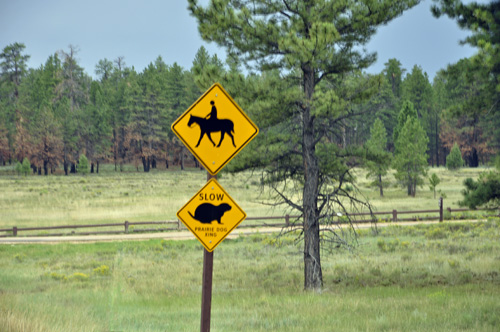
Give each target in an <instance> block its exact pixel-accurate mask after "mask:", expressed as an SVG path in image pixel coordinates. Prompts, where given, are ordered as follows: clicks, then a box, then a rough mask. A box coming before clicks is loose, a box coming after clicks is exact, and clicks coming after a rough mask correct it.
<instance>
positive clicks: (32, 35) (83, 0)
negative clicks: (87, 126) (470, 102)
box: [0, 0, 475, 79]
mask: <svg viewBox="0 0 500 332" xmlns="http://www.w3.org/2000/svg"><path fill="white" fill-rule="evenodd" d="M431 4H432V2H431V1H430V0H426V1H424V2H423V3H421V4H420V5H418V6H417V7H415V8H413V9H412V10H410V11H407V12H405V13H404V14H403V16H401V17H399V18H397V19H395V20H393V21H391V22H390V23H389V24H388V25H387V26H383V27H381V28H380V29H379V31H378V32H377V35H376V36H374V38H372V41H371V42H370V43H369V44H368V45H367V46H366V48H367V49H368V50H369V51H376V52H377V53H378V61H377V63H375V64H374V65H372V67H370V68H369V69H368V72H371V73H378V72H380V71H381V70H382V69H383V66H384V63H385V62H387V60H388V59H390V58H396V59H398V60H399V61H400V62H401V63H402V64H403V67H404V68H406V69H407V70H408V71H410V70H411V68H412V67H413V66H414V65H415V64H417V65H419V66H421V67H422V68H423V70H424V71H425V72H427V73H428V75H429V77H430V79H432V78H433V77H434V75H435V73H436V71H438V70H439V69H442V68H444V67H446V65H447V64H450V63H454V62H456V61H458V60H459V59H461V58H464V57H468V56H471V55H472V54H474V52H475V50H473V49H471V48H470V47H468V46H460V45H459V40H461V39H463V38H464V37H465V36H466V35H467V32H465V31H462V30H460V29H459V28H458V26H457V24H456V23H455V22H454V21H451V20H450V19H448V18H447V17H442V18H440V19H436V18H434V17H432V14H431V13H430V9H429V8H430V5H431ZM14 42H21V43H24V44H25V45H26V50H25V51H26V53H27V54H28V55H30V56H31V59H30V61H29V66H30V67H33V68H37V67H39V66H40V65H41V64H43V63H45V61H46V60H47V58H48V57H49V56H50V55H51V54H54V53H55V52H56V51H58V50H61V49H62V50H65V51H67V50H68V45H70V44H72V45H75V46H77V47H78V49H79V53H78V55H77V58H78V60H79V64H80V66H82V67H84V69H85V70H86V72H87V73H88V74H90V75H94V70H95V65H96V64H97V62H98V61H99V60H101V59H104V58H107V59H109V60H114V59H116V58H117V57H119V56H123V57H124V58H125V63H126V64H127V66H134V67H135V69H136V70H137V71H142V70H143V69H144V68H145V67H146V66H147V65H148V64H149V63H150V62H152V61H154V60H155V59H156V58H157V57H158V56H159V55H161V56H162V58H163V60H164V61H165V62H166V63H167V64H173V63H174V62H177V63H178V64H179V65H180V66H182V67H184V68H185V69H189V68H190V67H191V64H192V61H193V58H194V55H195V53H196V51H197V50H198V48H199V47H200V46H201V45H204V46H205V47H206V48H207V49H208V51H209V53H211V54H214V53H217V54H218V56H219V57H221V58H224V51H223V50H221V49H218V48H217V47H216V46H215V45H214V44H207V43H206V42H203V41H202V40H201V38H200V37H199V34H198V30H197V26H196V21H195V19H194V18H193V17H191V16H190V15H189V13H188V10H187V1H184V0H140V1H133V0H78V1H74V0H43V1H42V0H0V48H1V49H3V48H4V47H5V46H6V45H8V44H12V43H14Z"/></svg>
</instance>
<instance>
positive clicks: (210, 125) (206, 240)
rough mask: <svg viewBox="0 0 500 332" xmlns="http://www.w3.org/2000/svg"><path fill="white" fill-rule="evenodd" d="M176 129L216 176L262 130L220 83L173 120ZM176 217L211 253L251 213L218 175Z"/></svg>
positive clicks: (195, 154)
mask: <svg viewBox="0 0 500 332" xmlns="http://www.w3.org/2000/svg"><path fill="white" fill-rule="evenodd" d="M172 131H173V132H174V133H175V134H176V135H177V137H179V139H180V140H181V141H182V142H183V143H184V144H185V145H186V147H187V148H188V149H189V150H190V151H191V152H192V153H193V155H194V156H196V158H198V160H199V161H200V163H201V164H202V165H203V166H205V168H206V169H207V171H208V172H209V173H210V174H211V175H216V174H217V172H219V171H220V170H221V169H222V168H223V167H224V166H225V165H226V164H227V163H228V162H229V161H230V160H231V159H232V158H234V156H236V155H237V154H238V152H240V151H241V149H243V148H244V147H245V145H247V144H248V143H249V142H250V141H251V140H252V139H253V138H254V137H255V136H256V135H257V134H258V132H259V129H258V128H257V126H256V125H255V124H254V123H253V122H252V120H250V118H248V116H247V115H246V114H245V113H244V112H243V110H242V109H241V108H240V107H239V106H238V104H236V102H235V101H234V100H233V99H232V98H231V96H230V95H229V94H228V93H227V92H226V91H225V90H224V88H222V86H221V85H220V84H218V83H215V84H214V85H212V86H211V87H210V88H209V89H208V90H207V91H206V92H205V93H204V94H203V95H202V96H201V97H200V98H199V99H198V100H197V101H196V102H195V103H194V104H193V105H191V107H189V108H188V109H187V111H185V112H184V113H183V114H182V115H181V116H180V117H179V118H178V119H177V120H176V121H175V122H174V123H173V124H172ZM177 217H178V218H179V220H181V221H182V222H183V223H184V225H186V227H187V228H188V229H189V230H190V231H191V232H192V233H193V234H194V235H195V236H196V237H197V238H198V240H199V241H200V242H201V243H202V244H203V246H204V247H205V249H207V251H209V252H212V251H213V250H214V249H215V247H216V246H217V245H218V244H219V243H220V242H222V240H224V238H225V237H226V236H227V235H229V233H230V232H231V231H232V230H233V229H234V228H236V226H238V224H239V223H240V222H241V221H243V220H244V219H245V218H246V214H245V212H243V210H242V209H241V208H240V207H239V206H238V205H237V204H236V203H235V202H234V201H233V199H232V198H231V197H229V195H228V194H227V193H226V192H225V190H224V189H223V188H222V187H221V185H220V184H219V183H218V182H217V180H215V179H211V180H209V181H208V182H207V184H206V185H205V186H204V187H203V188H202V189H201V190H200V191H199V192H198V193H197V194H196V195H195V196H193V198H191V199H190V200H189V202H188V203H186V204H185V205H184V206H183V207H182V208H181V209H180V210H179V211H178V212H177Z"/></svg>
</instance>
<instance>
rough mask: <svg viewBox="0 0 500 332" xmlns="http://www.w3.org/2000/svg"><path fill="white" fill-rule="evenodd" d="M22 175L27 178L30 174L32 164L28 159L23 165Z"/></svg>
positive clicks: (24, 160)
mask: <svg viewBox="0 0 500 332" xmlns="http://www.w3.org/2000/svg"><path fill="white" fill-rule="evenodd" d="M21 165H22V166H21V174H23V175H24V176H27V175H28V174H29V173H30V168H31V164H30V161H29V159H28V158H24V159H23V163H22V164H21Z"/></svg>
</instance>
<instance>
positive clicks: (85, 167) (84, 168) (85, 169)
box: [77, 154, 89, 175]
mask: <svg viewBox="0 0 500 332" xmlns="http://www.w3.org/2000/svg"><path fill="white" fill-rule="evenodd" d="M77 169H78V173H80V174H82V175H87V174H88V173H89V160H88V159H87V157H85V155H84V154H82V155H80V159H78V166H77Z"/></svg>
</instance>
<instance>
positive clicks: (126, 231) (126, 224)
mask: <svg viewBox="0 0 500 332" xmlns="http://www.w3.org/2000/svg"><path fill="white" fill-rule="evenodd" d="M125 233H127V234H128V221H125Z"/></svg>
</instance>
